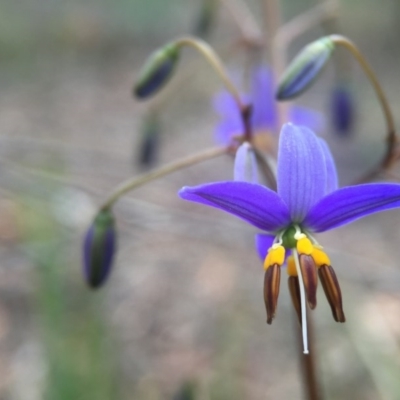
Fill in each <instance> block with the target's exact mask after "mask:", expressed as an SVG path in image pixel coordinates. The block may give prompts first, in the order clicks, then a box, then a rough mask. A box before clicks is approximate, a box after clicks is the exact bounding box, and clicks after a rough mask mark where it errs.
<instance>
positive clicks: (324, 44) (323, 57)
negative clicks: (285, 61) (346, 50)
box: [276, 36, 335, 100]
mask: <svg viewBox="0 0 400 400" xmlns="http://www.w3.org/2000/svg"><path fill="white" fill-rule="evenodd" d="M334 48H335V43H334V42H333V41H332V40H331V38H330V37H329V36H326V37H323V38H320V39H318V40H316V41H315V42H313V43H310V44H309V45H308V46H306V47H305V48H304V49H303V50H302V51H301V52H300V53H299V54H298V55H297V56H296V57H295V59H294V60H293V61H292V62H291V64H290V65H289V67H288V68H287V69H286V71H285V72H284V74H283V77H282V78H281V81H280V84H279V87H278V92H277V95H276V97H277V99H278V100H289V99H292V98H294V97H297V96H298V95H300V94H301V93H303V92H304V91H305V90H306V89H307V88H308V87H309V86H310V85H311V84H312V83H313V82H314V81H315V79H316V78H317V76H318V75H319V74H320V72H321V71H322V69H323V67H324V66H325V65H326V63H327V61H328V60H329V58H330V56H331V54H332V52H333V50H334Z"/></svg>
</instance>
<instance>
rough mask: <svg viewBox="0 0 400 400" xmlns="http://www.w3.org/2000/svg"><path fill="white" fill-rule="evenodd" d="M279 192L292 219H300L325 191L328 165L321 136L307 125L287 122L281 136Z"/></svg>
mask: <svg viewBox="0 0 400 400" xmlns="http://www.w3.org/2000/svg"><path fill="white" fill-rule="evenodd" d="M277 181H278V194H279V195H280V196H281V197H282V199H283V200H284V201H285V203H286V204H287V206H288V208H289V210H290V215H291V217H292V221H293V222H301V221H302V220H303V219H304V217H305V216H306V215H307V213H308V211H309V209H310V208H311V207H312V206H313V205H314V204H315V203H316V202H317V201H318V200H319V199H321V198H322V197H323V196H324V194H325V187H326V166H325V158H324V153H323V151H322V148H321V145H320V142H319V139H318V138H317V137H316V136H315V135H314V133H313V132H312V131H310V130H309V129H307V128H305V127H298V126H295V125H292V124H285V125H284V126H283V128H282V131H281V135H280V138H279V151H278V179H277Z"/></svg>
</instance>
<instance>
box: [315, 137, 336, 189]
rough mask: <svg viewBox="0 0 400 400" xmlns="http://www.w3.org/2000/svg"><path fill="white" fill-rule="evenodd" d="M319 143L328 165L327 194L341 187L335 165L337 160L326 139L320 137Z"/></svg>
mask: <svg viewBox="0 0 400 400" xmlns="http://www.w3.org/2000/svg"><path fill="white" fill-rule="evenodd" d="M319 144H320V145H321V148H322V151H323V153H324V157H325V165H326V191H325V194H329V193H331V192H334V191H335V190H337V188H338V187H339V185H338V175H337V170H336V165H335V160H334V159H333V156H332V153H331V151H330V149H329V146H328V144H327V143H326V142H325V140H324V139H321V138H320V139H319Z"/></svg>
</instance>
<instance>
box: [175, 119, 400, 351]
mask: <svg viewBox="0 0 400 400" xmlns="http://www.w3.org/2000/svg"><path fill="white" fill-rule="evenodd" d="M277 184H278V187H277V192H275V191H272V190H271V189H269V188H267V187H265V186H262V185H260V184H256V183H249V182H243V181H242V182H241V181H225V182H216V183H209V184H204V185H200V186H196V187H184V188H183V189H181V191H180V192H179V195H180V197H182V198H183V199H185V200H190V201H194V202H198V203H201V204H205V205H208V206H212V207H216V208H219V209H221V210H223V211H226V212H228V213H231V214H233V215H236V216H237V217H240V218H242V219H244V220H245V221H247V222H248V223H250V224H252V225H254V226H256V227H257V228H259V229H262V230H264V231H265V232H266V234H262V235H258V236H257V248H258V251H259V253H260V254H261V255H262V256H263V257H265V261H264V268H265V270H266V271H265V283H264V299H265V304H266V308H267V322H268V323H271V322H272V319H273V318H274V316H275V311H276V305H277V298H278V294H279V281H280V267H281V266H282V265H283V264H284V263H285V260H286V261H287V265H288V268H287V271H288V274H289V288H290V292H291V295H292V300H293V303H294V306H295V308H296V310H297V312H298V314H299V318H300V320H301V323H302V327H303V339H304V349H305V352H307V339H306V338H307V333H306V328H307V327H306V325H307V324H306V322H305V321H306V319H305V312H306V302H307V303H308V305H309V307H310V308H311V309H313V308H315V306H316V289H317V281H318V279H317V274H318V275H319V277H320V279H321V283H322V286H323V288H324V290H325V294H326V296H327V299H328V301H329V303H330V306H331V309H332V314H333V317H334V319H335V320H336V321H338V322H344V321H345V316H344V313H343V309H342V297H341V292H340V287H339V284H338V282H337V279H336V275H335V273H334V271H333V269H332V267H331V263H330V260H329V258H328V256H327V255H326V254H325V252H324V251H323V250H322V247H321V246H320V245H319V244H318V242H317V241H316V239H315V238H314V237H313V233H314V232H325V231H328V230H331V229H334V228H337V227H339V226H342V225H345V224H348V223H350V222H352V221H355V220H357V219H359V218H362V217H365V216H367V215H370V214H373V213H376V212H379V211H383V210H388V209H391V208H396V207H400V185H399V184H390V183H371V184H363V185H355V186H349V187H344V188H341V189H338V182H337V173H336V168H335V164H334V161H333V158H332V155H331V153H330V150H329V148H328V146H327V145H326V143H325V141H323V140H322V139H319V138H318V137H317V136H316V135H315V134H314V133H313V132H312V131H311V130H309V129H307V128H306V127H298V126H295V125H292V124H286V125H284V127H283V128H282V132H281V135H280V138H279V150H278V168H277ZM289 251H290V253H291V256H290V257H288V254H289Z"/></svg>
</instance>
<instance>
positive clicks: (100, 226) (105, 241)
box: [83, 209, 116, 289]
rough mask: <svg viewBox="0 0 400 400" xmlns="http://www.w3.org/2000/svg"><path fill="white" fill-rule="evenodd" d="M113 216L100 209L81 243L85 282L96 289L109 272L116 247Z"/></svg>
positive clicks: (108, 211) (107, 211)
mask: <svg viewBox="0 0 400 400" xmlns="http://www.w3.org/2000/svg"><path fill="white" fill-rule="evenodd" d="M114 225H115V223H114V216H113V215H112V213H111V211H110V210H108V209H106V210H101V211H100V212H99V213H98V214H97V215H96V217H95V218H94V220H93V223H92V225H91V226H90V228H89V230H88V231H87V233H86V236H85V239H84V243H83V268H84V270H83V272H84V277H85V280H86V283H87V284H88V285H89V286H90V287H91V288H92V289H97V288H99V287H100V286H101V285H103V284H104V282H105V281H106V279H107V278H108V275H109V274H110V270H111V266H112V261H113V257H114V252H115V247H116V234H115V227H114Z"/></svg>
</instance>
